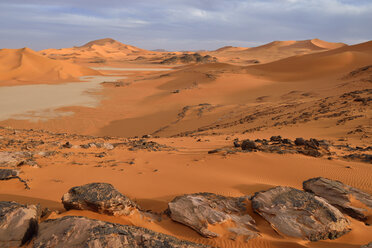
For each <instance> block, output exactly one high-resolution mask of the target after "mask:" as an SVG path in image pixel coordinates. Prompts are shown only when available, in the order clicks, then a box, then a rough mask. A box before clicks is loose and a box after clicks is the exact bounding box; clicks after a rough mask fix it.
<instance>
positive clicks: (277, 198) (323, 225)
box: [252, 186, 351, 241]
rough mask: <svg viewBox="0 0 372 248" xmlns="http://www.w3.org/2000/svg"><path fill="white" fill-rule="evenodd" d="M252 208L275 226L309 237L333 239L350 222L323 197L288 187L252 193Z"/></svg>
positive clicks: (295, 235) (299, 235)
mask: <svg viewBox="0 0 372 248" xmlns="http://www.w3.org/2000/svg"><path fill="white" fill-rule="evenodd" d="M252 208H253V210H254V211H255V212H256V213H258V214H259V215H261V216H262V217H264V218H265V219H266V220H267V221H268V222H269V223H270V224H271V225H272V226H273V227H274V228H275V229H276V230H278V231H280V232H282V233H284V234H285V235H288V236H293V237H299V238H303V239H307V240H310V241H317V240H323V239H336V238H338V237H340V236H342V235H344V234H345V233H347V232H349V231H350V230H351V229H350V222H349V221H348V219H346V218H345V217H344V216H343V215H342V213H341V212H340V211H339V210H338V209H337V208H335V207H333V206H332V205H330V204H329V203H327V201H325V200H324V199H322V198H320V197H317V196H315V195H313V194H311V193H308V192H303V191H301V190H298V189H295V188H291V187H281V186H279V187H275V188H271V189H269V190H267V191H262V192H258V193H256V194H255V195H254V196H253V198H252Z"/></svg>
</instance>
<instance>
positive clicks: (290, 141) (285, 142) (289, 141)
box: [282, 139, 293, 145]
mask: <svg viewBox="0 0 372 248" xmlns="http://www.w3.org/2000/svg"><path fill="white" fill-rule="evenodd" d="M282 143H283V144H288V145H292V144H293V143H292V140H290V139H282Z"/></svg>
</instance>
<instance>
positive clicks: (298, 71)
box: [254, 41, 372, 80]
mask: <svg viewBox="0 0 372 248" xmlns="http://www.w3.org/2000/svg"><path fill="white" fill-rule="evenodd" d="M370 64H372V41H369V42H365V43H361V44H357V45H353V46H345V47H341V48H338V49H334V50H331V51H325V52H321V53H315V54H308V55H299V56H293V57H290V58H286V59H283V60H279V61H275V62H272V63H268V64H264V65H257V66H255V67H254V69H258V70H262V71H264V72H265V73H267V74H268V75H269V74H270V77H273V76H276V77H275V78H276V79H277V80H289V79H291V80H295V79H304V78H307V79H309V78H314V77H320V76H325V75H327V76H329V75H332V74H337V73H339V74H345V73H347V72H349V71H352V70H355V69H357V68H358V67H362V66H366V65H370ZM278 76H279V77H278Z"/></svg>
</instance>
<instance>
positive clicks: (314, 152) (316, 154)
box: [299, 148, 322, 157]
mask: <svg viewBox="0 0 372 248" xmlns="http://www.w3.org/2000/svg"><path fill="white" fill-rule="evenodd" d="M299 153H301V154H304V155H306V156H311V157H321V156H322V154H321V153H320V152H319V151H318V150H315V149H312V148H311V149H306V150H301V151H299Z"/></svg>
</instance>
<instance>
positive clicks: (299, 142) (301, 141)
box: [295, 138, 305, 146]
mask: <svg viewBox="0 0 372 248" xmlns="http://www.w3.org/2000/svg"><path fill="white" fill-rule="evenodd" d="M295 145H296V146H304V145H305V140H304V139H303V138H296V139H295Z"/></svg>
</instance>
